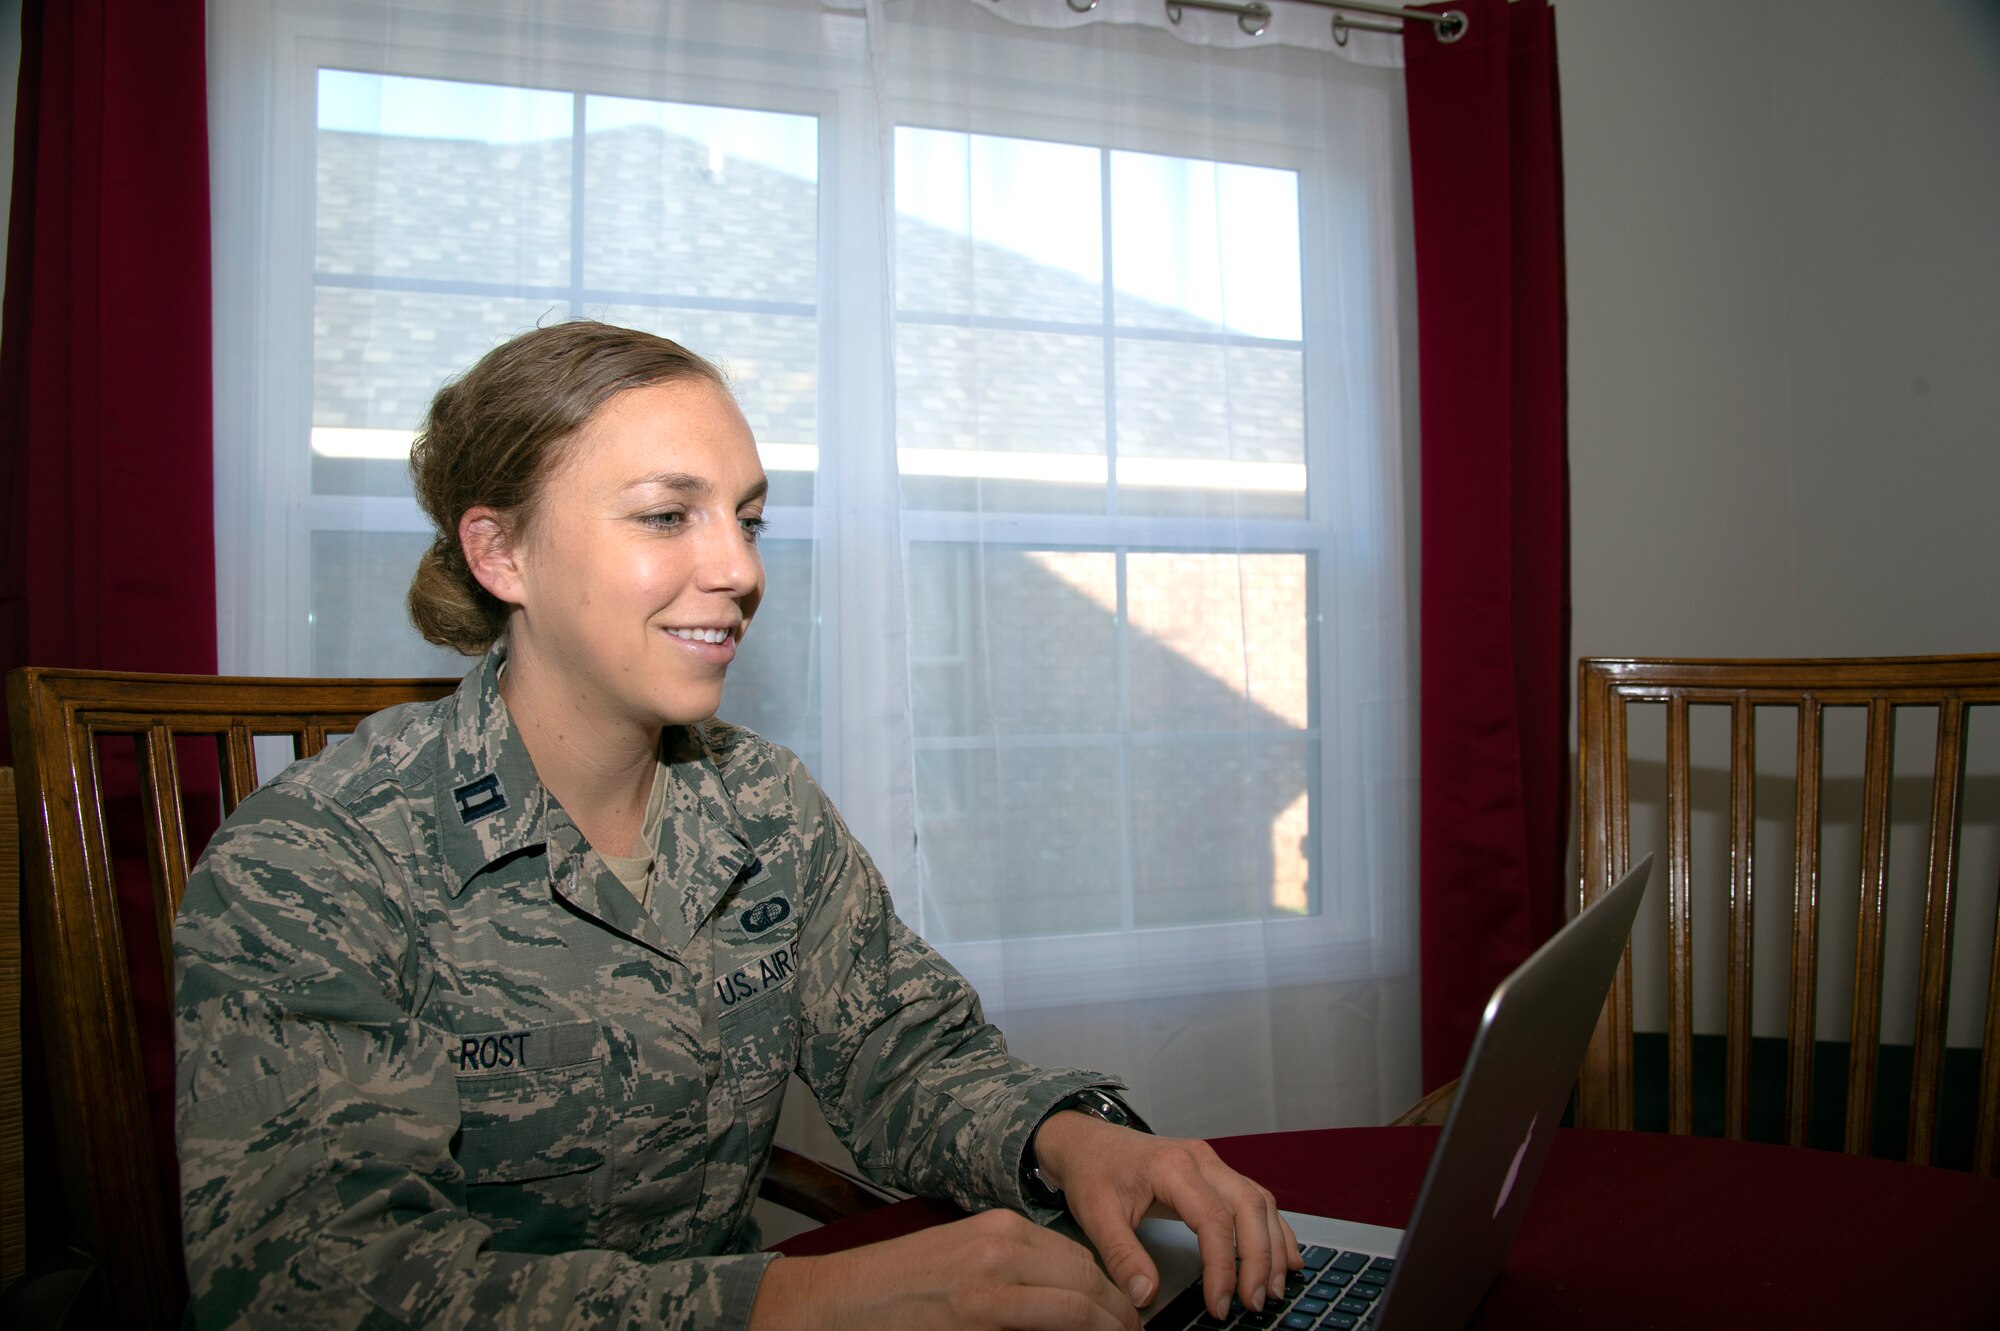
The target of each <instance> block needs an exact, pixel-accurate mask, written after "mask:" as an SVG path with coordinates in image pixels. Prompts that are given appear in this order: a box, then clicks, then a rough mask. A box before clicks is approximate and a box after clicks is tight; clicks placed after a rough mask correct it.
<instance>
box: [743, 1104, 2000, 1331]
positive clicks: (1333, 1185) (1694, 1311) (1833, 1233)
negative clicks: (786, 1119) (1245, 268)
mask: <svg viewBox="0 0 2000 1331" xmlns="http://www.w3.org/2000/svg"><path fill="white" fill-rule="evenodd" d="M1437 1132H1438V1130H1437V1129H1435V1128H1341V1129H1331V1130H1326V1131H1318V1132H1284V1133H1268V1134H1261V1135H1257V1136H1249V1137H1226V1138H1222V1139H1220V1140H1218V1141H1216V1142H1215V1143H1214V1145H1215V1148H1216V1151H1217V1152H1218V1153H1219V1154H1220V1155H1221V1156H1222V1157H1223V1159H1225V1160H1227V1161H1228V1162H1229V1163H1230V1164H1231V1165H1233V1166H1234V1167H1236V1168H1237V1169H1239V1170H1241V1171H1243V1172H1244V1173H1245V1174H1248V1175H1249V1176H1250V1177H1252V1178H1254V1179H1256V1180H1258V1181H1259V1182H1260V1183H1262V1184H1263V1185H1264V1186H1265V1187H1267V1188H1269V1189H1270V1190H1271V1191H1272V1192H1273V1193H1274V1194H1276V1196H1277V1198H1278V1204H1279V1205H1281V1206H1283V1207H1285V1208H1287V1209H1288V1210H1295V1211H1311V1212H1317V1213H1321V1214H1331V1215H1338V1216H1342V1217H1344V1218H1346V1219H1350V1220H1362V1221H1368V1222H1372V1223H1374V1224H1380V1225H1395V1226H1401V1225H1403V1224H1404V1223H1405V1222H1406V1221H1407V1220H1408V1218H1409V1209H1410V1207H1411V1205H1412V1204H1413V1203H1414V1202H1415V1200H1416V1194H1417V1189H1418V1187H1419V1186H1420V1185H1421V1183H1422V1182H1423V1174H1424V1168H1425V1166H1426V1164H1427V1163H1428V1162H1429V1160H1430V1154H1431V1149H1432V1147H1433V1146H1434V1145H1435V1144H1436V1142H1437ZM958 1214H959V1213H958V1212H957V1211H955V1210H954V1209H953V1208H951V1207H950V1206H947V1205H944V1204H941V1203H937V1202H929V1201H921V1200H919V1201H909V1202H899V1203H897V1204H896V1205H894V1206H890V1207H886V1208H884V1209H882V1210H880V1211H875V1212H871V1213H869V1214H866V1215H862V1216H856V1217H854V1218H852V1219H849V1220H843V1221H840V1222H838V1223H836V1224H832V1225H828V1226H825V1227H823V1228H820V1229H816V1230H808V1231H806V1232H805V1233H803V1234H799V1235H796V1236H794V1237H793V1238H791V1239H788V1240H786V1241H785V1242H784V1243H781V1244H779V1245H777V1246H778V1249H779V1250H780V1251H782V1252H786V1253H789V1254H792V1255H795V1256H803V1255H807V1254H811V1253H821V1252H832V1251H837V1250H839V1249H841V1248H846V1247H852V1246H855V1245H856V1244H860V1243H867V1242H872V1241H875V1240H878V1239H883V1238H891V1237H894V1236H896V1235H898V1234H905V1233H910V1232H912V1231H914V1230H917V1229H921V1228H923V1227H924V1226H926V1225H931V1224H937V1223H941V1222H943V1221H945V1220H949V1219H952V1218H955V1217H956V1216H957V1215H958ZM1996 1258H2000V1180H1994V1179H1981V1178H1974V1177H1972V1176H1971V1175H1969V1174H1962V1173H1958V1172H1956V1171H1952V1170H1943V1169H1933V1168H1928V1167H1920V1166H1916V1165H1906V1164H1900V1163H1896V1162H1894V1161H1887V1160H1870V1159H1862V1158H1856V1157H1853V1156H1846V1155H1840V1154H1837V1153H1835V1152H1831V1151H1814V1150H1805V1149H1801V1148H1796V1147H1786V1146H1768V1145H1762V1144H1758V1143H1751V1142H1729V1141H1720V1140H1717V1139H1714V1138H1707V1137H1676V1136H1670V1135H1667V1134H1662V1133H1646V1132H1603V1131H1587V1130H1582V1129H1569V1128H1566V1129H1563V1130H1562V1131H1561V1132H1559V1133H1558V1134H1557V1136H1556V1141H1555V1145H1554V1146H1553V1147H1552V1148H1551V1150H1550V1152H1549V1159H1548V1164H1547V1166H1546V1167H1545V1168H1544V1170H1543V1173H1542V1177H1541V1180H1540V1182H1539V1183H1538V1184H1537V1185H1536V1190H1535V1197H1534V1200H1533V1202H1531V1203H1530V1205H1529V1208H1528V1212H1527V1216H1526V1219H1525V1221H1524V1222H1523V1224H1522V1227H1521V1235H1520V1238H1519V1239H1518V1240H1517V1241H1516V1243H1515V1245H1514V1250H1513V1252H1512V1254H1511V1255H1510V1256H1509V1258H1508V1262H1507V1266H1506V1269H1505V1270H1503V1271H1502V1272H1501V1274H1500V1277H1499V1279H1498V1280H1496V1281H1495V1282H1494V1285H1493V1288H1492V1290H1491V1292H1490V1293H1489V1294H1488V1295H1487V1297H1486V1301H1485V1302H1484V1303H1483V1304H1482V1305H1481V1306H1480V1309H1479V1312H1478V1314H1477V1315H1476V1316H1475V1317H1474V1319H1473V1321H1472V1323H1471V1325H1472V1326H1474V1327H1477V1328H1481V1331H1497V1329H1500V1328H1516V1327H1521V1328H1525V1327H1537V1328H1549V1327H1556V1328H1562V1327H1577V1328H1591V1329H1592V1331H1598V1329H1599V1328H1621V1329H1622V1328H1634V1329H1635V1331H1637V1329H1643V1328H1652V1327H1659V1328H1668V1327H1672V1328H1686V1327H1694V1326H1698V1327H1702V1328H1727V1327H1745V1328H1750V1327H1755V1328H1760V1329H1762V1328H1774V1327H1779V1328H1782V1327H1794V1326H1797V1327H1805V1326H1811V1327H1816V1328H1817V1327H1843V1326H1854V1327H1860V1326H1868V1327H1879V1326H1884V1325H1892V1326H1910V1327H1923V1328H1926V1331H1933V1329H1942V1328H1967V1331H1971V1329H1972V1328H1978V1329H1979V1331H1993V1329H1994V1328H2000V1260H1996Z"/></svg>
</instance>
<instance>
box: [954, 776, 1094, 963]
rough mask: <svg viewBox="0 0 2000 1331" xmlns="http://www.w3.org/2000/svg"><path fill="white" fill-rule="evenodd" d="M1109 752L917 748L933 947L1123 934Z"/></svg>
mask: <svg viewBox="0 0 2000 1331" xmlns="http://www.w3.org/2000/svg"><path fill="white" fill-rule="evenodd" d="M1118 768H1119V757H1118V751H1117V749H1116V748H1115V747H1112V746H1105V747H1101V748H1098V747H1087V748H1076V747H1063V748H1055V749H993V748H979V749H944V750H938V749H919V750H918V752H917V815H918V818H919V824H918V825H919V827H920V828H921V829H922V831H921V837H922V840H921V843H920V848H921V852H922V856H923V860H924V864H925V866H926V868H927V869H928V871H929V873H928V882H929V883H930V885H931V891H930V894H929V896H928V897H927V898H926V911H925V935H926V936H927V937H929V938H931V939H933V940H934V941H938V942H951V941H954V940H961V939H987V938H1032V937H1035V936H1037V935H1046V934H1079V933H1098V932H1101V931H1104V930H1109V929H1117V928H1119V927H1120V925H1121V916H1122V910H1123V907H1122V904H1121V899H1122V896H1123V892H1122V886H1121V880H1120V872H1121V871H1120V868H1119V862H1120V859H1121V848H1120V845H1119V840H1120V838H1119V837H1118V835H1117V834H1116V832H1115V831H1114V830H1113V829H1116V828H1117V827H1118V826H1119V825H1120V823H1119V806H1120V804H1121V803H1122V800H1123V787H1122V785H1121V783H1120V781H1119V773H1118Z"/></svg>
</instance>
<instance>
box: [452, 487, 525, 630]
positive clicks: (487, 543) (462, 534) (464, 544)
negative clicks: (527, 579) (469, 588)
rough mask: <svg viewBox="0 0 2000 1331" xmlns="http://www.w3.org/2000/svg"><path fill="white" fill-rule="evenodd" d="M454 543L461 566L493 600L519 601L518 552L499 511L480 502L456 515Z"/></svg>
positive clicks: (510, 532) (520, 573)
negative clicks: (462, 555)
mask: <svg viewBox="0 0 2000 1331" xmlns="http://www.w3.org/2000/svg"><path fill="white" fill-rule="evenodd" d="M458 545H459V549H461V550H463V551H465V566H466V567H467V568H469V569H471V570H472V576H473V577H475V578H477V579H479V585H480V586H482V587H484V588H485V589H486V590H487V591H488V592H490V593H492V595H493V597H494V599H495V600H498V601H501V602H503V603H505V604H507V605H519V604H520V603H521V600H522V592H523V590H524V588H523V586H522V583H523V577H522V569H521V559H520V552H519V550H518V549H517V548H516V546H515V544H514V540H513V532H512V531H511V530H510V529H509V526H508V523H507V521H506V519H505V518H503V517H502V516H501V515H500V511H499V510H498V509H495V508H489V507H487V506H486V505H484V504H482V505H479V506H478V507H475V508H468V509H466V510H465V512H464V513H463V514H462V515H461V516H460V517H459V519H458Z"/></svg>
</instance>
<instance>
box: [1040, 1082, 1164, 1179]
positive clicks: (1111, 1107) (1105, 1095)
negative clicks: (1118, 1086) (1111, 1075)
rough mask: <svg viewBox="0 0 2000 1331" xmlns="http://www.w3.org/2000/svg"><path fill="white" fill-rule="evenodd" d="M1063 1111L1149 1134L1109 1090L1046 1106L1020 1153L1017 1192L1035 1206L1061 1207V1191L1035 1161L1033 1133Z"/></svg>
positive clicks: (1092, 1090)
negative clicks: (1071, 1111)
mask: <svg viewBox="0 0 2000 1331" xmlns="http://www.w3.org/2000/svg"><path fill="white" fill-rule="evenodd" d="M1065 1109H1074V1110H1076V1111H1077V1112H1078V1113H1082V1114H1088V1115H1090V1116H1091V1117H1092V1118H1101V1119H1103V1120H1104V1121H1105V1122H1106V1123H1115V1124H1117V1125H1118V1126H1119V1127H1121V1128H1131V1129H1133V1130H1135V1131H1138V1132H1151V1131H1152V1128H1150V1127H1148V1126H1147V1125H1146V1120H1145V1119H1143V1118H1140V1117H1139V1115H1138V1113H1137V1111H1135V1110H1134V1109H1133V1108H1132V1106H1130V1105H1128V1104H1126V1103H1125V1102H1124V1101H1123V1100H1120V1099H1119V1098H1118V1097H1117V1096H1115V1095H1113V1094H1111V1093H1110V1092H1109V1091H1100V1090H1098V1089H1097V1088H1096V1087H1094V1086H1093V1087H1091V1088H1090V1089H1089V1090H1085V1091H1077V1092H1075V1093H1074V1094H1072V1095H1066V1096H1064V1097H1063V1098H1062V1099H1060V1100H1058V1101H1056V1102H1055V1104H1054V1105H1052V1106H1050V1108H1049V1112H1048V1113H1046V1114H1044V1115H1042V1117H1041V1119H1040V1120H1039V1121H1038V1122H1037V1123H1036V1124H1035V1128H1034V1132H1030V1133H1029V1134H1028V1144H1027V1145H1026V1146H1025V1147H1023V1148H1022V1150H1021V1191H1022V1193H1023V1194H1024V1195H1025V1196H1026V1197H1027V1199H1028V1200H1029V1201H1030V1202H1032V1203H1034V1204H1035V1205H1036V1206H1050V1207H1059V1206H1061V1205H1062V1204H1063V1195H1062V1190H1061V1189H1060V1188H1057V1187H1055V1186H1054V1185H1052V1184H1051V1183H1050V1182H1049V1180H1048V1177H1047V1176H1046V1175H1044V1174H1043V1173H1042V1166H1041V1162H1040V1161H1038V1160H1036V1159H1035V1134H1036V1133H1038V1132H1040V1131H1041V1130H1042V1124H1043V1123H1046V1122H1048V1121H1049V1120H1050V1119H1052V1118H1054V1117H1055V1116H1056V1115H1057V1114H1060V1113H1062V1112H1063V1111H1064V1110H1065Z"/></svg>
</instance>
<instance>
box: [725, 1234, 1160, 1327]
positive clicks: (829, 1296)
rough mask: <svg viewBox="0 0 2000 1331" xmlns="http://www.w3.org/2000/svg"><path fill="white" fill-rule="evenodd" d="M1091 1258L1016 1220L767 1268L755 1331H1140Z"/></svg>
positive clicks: (1058, 1238)
mask: <svg viewBox="0 0 2000 1331" xmlns="http://www.w3.org/2000/svg"><path fill="white" fill-rule="evenodd" d="M1138 1326H1139V1317H1138V1314H1137V1313H1135V1312H1134V1311H1133V1309H1132V1301H1131V1300H1130V1299H1128V1298H1126V1297H1125V1296H1124V1295H1123V1294H1120V1293H1119V1292H1118V1290H1117V1289H1116V1287H1114V1286H1113V1285H1112V1283H1111V1282H1110V1281H1109V1280H1107V1279H1105V1277H1104V1273H1103V1271H1101V1270H1099V1269H1098V1266H1097V1262H1096V1260H1095V1259H1094V1258H1092V1257H1091V1255H1090V1252H1089V1250H1088V1249H1086V1248H1084V1247H1083V1246H1082V1245H1081V1244H1078V1243H1073V1242H1071V1241H1070V1240H1069V1239H1066V1238H1064V1237H1062V1236H1061V1235H1060V1234H1053V1233H1050V1232H1049V1231H1048V1230H1046V1229H1042V1228H1041V1227H1039V1226H1037V1225H1035V1224H1034V1223H1033V1222H1031V1221H1029V1220H1026V1219H1024V1218H1023V1217H1021V1216H1018V1215H1015V1214H1014V1213H1013V1212H1012V1211H987V1212H985V1213H983V1214H981V1215H976V1216H973V1217H971V1218H970V1219H967V1220H960V1221H956V1222H954V1223H952V1224H949V1225H938V1226H935V1227H933V1228H931V1229H925V1230H920V1231H919V1232H917V1233H915V1234H907V1235H905V1236H903V1237H902V1238H898V1239H890V1240H888V1241H887V1242H884V1243H871V1244H868V1245H867V1246H866V1247H861V1248H851V1249H849V1250H848V1251H846V1252H839V1253H832V1254H829V1255H828V1256H825V1257H781V1258H779V1259H778V1260H777V1261H775V1262H772V1263H771V1264H770V1266H769V1267H767V1268H765V1272H764V1281H763V1283H762V1284H761V1285H760V1286H759V1287H758V1289H757V1302H756V1305H755V1306H754V1307H753V1308H752V1310H751V1313H750V1327H751V1331H795V1329H801V1331H802V1329H803V1328H808V1327H811V1328H816V1329H818V1331H883V1328H887V1327H894V1328H897V1331H903V1328H909V1331H927V1329H928V1328H939V1331H960V1329H961V1328H974V1329H976V1331H1138Z"/></svg>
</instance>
